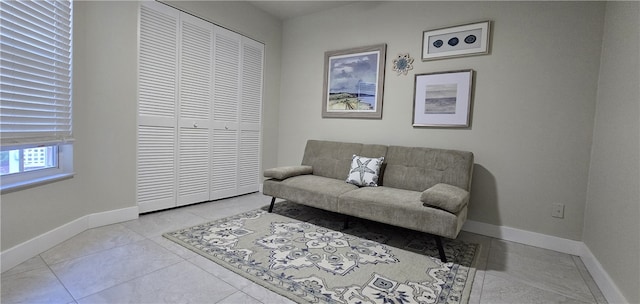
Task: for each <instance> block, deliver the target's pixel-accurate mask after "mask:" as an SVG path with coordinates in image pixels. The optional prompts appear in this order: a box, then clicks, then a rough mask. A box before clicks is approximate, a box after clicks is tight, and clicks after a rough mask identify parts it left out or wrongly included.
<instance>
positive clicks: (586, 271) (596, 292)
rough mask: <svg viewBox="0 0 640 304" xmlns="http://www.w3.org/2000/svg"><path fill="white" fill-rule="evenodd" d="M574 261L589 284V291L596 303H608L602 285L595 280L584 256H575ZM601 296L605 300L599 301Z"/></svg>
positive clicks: (583, 278) (586, 283)
mask: <svg viewBox="0 0 640 304" xmlns="http://www.w3.org/2000/svg"><path fill="white" fill-rule="evenodd" d="M573 262H574V264H575V265H576V268H577V269H578V273H580V277H581V278H582V281H584V283H585V285H587V288H588V289H589V292H591V296H592V297H593V300H594V303H607V302H606V298H605V297H604V294H603V293H602V290H600V286H598V284H596V282H595V281H594V279H593V276H592V275H591V273H590V272H589V269H587V267H586V266H585V265H584V262H583V261H582V258H581V257H580V256H573ZM579 263H580V264H581V265H580V264H579ZM594 289H596V290H594ZM599 298H600V299H602V300H604V301H605V302H599V301H598V299H599Z"/></svg>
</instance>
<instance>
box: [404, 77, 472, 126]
mask: <svg viewBox="0 0 640 304" xmlns="http://www.w3.org/2000/svg"><path fill="white" fill-rule="evenodd" d="M415 77H416V79H415V92H414V100H413V126H414V127H458V128H464V127H468V126H469V119H470V114H471V96H472V88H473V70H462V71H450V72H438V73H429V74H418V75H416V76H415Z"/></svg>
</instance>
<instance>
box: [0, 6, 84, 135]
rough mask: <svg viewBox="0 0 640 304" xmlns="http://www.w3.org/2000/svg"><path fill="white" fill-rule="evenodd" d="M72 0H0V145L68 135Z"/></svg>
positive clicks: (69, 130)
mask: <svg viewBox="0 0 640 304" xmlns="http://www.w3.org/2000/svg"><path fill="white" fill-rule="evenodd" d="M71 8H72V4H71V1H58V0H55V1H2V2H1V4H0V12H1V18H2V19H1V20H2V22H0V28H1V32H2V33H1V36H0V41H1V45H2V47H1V54H0V55H1V56H0V58H1V59H0V61H1V64H0V68H1V74H0V76H1V87H0V95H1V96H0V97H1V98H0V99H1V103H0V136H1V137H2V146H15V145H28V144H51V143H60V142H67V141H71V140H72V127H71V126H72V125H71V123H72V121H71V28H72V18H71V16H72V15H71V14H72V12H71Z"/></svg>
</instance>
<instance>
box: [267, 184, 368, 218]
mask: <svg viewBox="0 0 640 304" xmlns="http://www.w3.org/2000/svg"><path fill="white" fill-rule="evenodd" d="M356 189H358V187H357V186H355V185H352V184H349V183H346V182H345V181H344V180H338V179H334V178H327V177H322V176H317V175H299V176H294V177H290V178H287V179H285V180H277V179H268V180H265V181H264V183H263V185H262V192H263V193H264V194H265V195H269V196H273V197H278V198H282V199H285V200H289V201H292V202H296V203H300V204H303V205H308V206H312V207H316V208H320V209H325V210H330V211H335V210H337V207H338V196H340V195H341V194H343V193H345V192H348V191H352V190H356Z"/></svg>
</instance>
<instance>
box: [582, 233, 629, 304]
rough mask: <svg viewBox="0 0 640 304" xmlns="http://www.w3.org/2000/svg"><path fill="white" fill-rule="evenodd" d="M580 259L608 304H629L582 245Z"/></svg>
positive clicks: (587, 249) (584, 245)
mask: <svg viewBox="0 0 640 304" xmlns="http://www.w3.org/2000/svg"><path fill="white" fill-rule="evenodd" d="M580 258H581V259H582V262H583V263H584V266H585V267H587V270H589V273H590V274H591V276H592V277H593V280H594V281H595V282H596V284H597V285H598V287H599V288H600V291H602V294H603V295H604V297H605V298H606V299H607V302H609V304H617V303H630V302H629V301H627V299H626V298H625V297H624V295H622V292H620V289H618V286H616V284H615V283H614V282H613V280H612V279H611V277H610V276H609V274H608V273H607V272H606V271H605V270H604V268H602V265H601V264H600V262H599V261H598V259H597V258H596V257H595V256H594V255H593V253H592V252H591V250H590V249H589V247H588V246H587V245H586V244H584V243H583V248H582V254H581V255H580Z"/></svg>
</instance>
